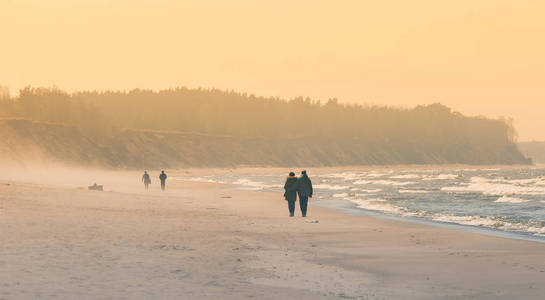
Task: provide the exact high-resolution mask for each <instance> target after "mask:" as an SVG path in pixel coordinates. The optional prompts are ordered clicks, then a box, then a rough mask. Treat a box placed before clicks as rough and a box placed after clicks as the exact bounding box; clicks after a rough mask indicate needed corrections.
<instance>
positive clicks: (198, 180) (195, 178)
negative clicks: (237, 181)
mask: <svg viewBox="0 0 545 300" xmlns="http://www.w3.org/2000/svg"><path fill="white" fill-rule="evenodd" d="M175 179H178V178H175ZM182 180H186V181H194V182H208V183H225V182H223V181H219V180H215V179H212V178H210V177H189V178H183V179H182Z"/></svg>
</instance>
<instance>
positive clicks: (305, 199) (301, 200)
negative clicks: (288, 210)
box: [299, 197, 308, 217]
mask: <svg viewBox="0 0 545 300" xmlns="http://www.w3.org/2000/svg"><path fill="white" fill-rule="evenodd" d="M307 204H308V197H299V206H300V207H301V214H302V215H303V217H306V216H307Z"/></svg>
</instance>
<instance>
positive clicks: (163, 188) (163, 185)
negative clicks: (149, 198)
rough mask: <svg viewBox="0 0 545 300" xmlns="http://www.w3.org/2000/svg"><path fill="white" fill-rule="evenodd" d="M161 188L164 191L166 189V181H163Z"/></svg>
mask: <svg viewBox="0 0 545 300" xmlns="http://www.w3.org/2000/svg"><path fill="white" fill-rule="evenodd" d="M161 189H162V190H163V191H164V190H165V182H164V181H161Z"/></svg>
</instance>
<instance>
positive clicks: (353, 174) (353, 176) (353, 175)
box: [319, 172, 365, 180]
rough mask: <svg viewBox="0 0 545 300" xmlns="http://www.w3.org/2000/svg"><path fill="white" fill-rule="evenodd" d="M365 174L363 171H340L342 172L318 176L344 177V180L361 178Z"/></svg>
mask: <svg viewBox="0 0 545 300" xmlns="http://www.w3.org/2000/svg"><path fill="white" fill-rule="evenodd" d="M364 175H365V173H363V172H342V173H332V174H325V175H321V176H319V177H323V178H338V179H344V180H357V179H360V178H362V177H363V176H364Z"/></svg>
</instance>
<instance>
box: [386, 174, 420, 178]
mask: <svg viewBox="0 0 545 300" xmlns="http://www.w3.org/2000/svg"><path fill="white" fill-rule="evenodd" d="M390 178H391V179H416V178H420V175H418V174H404V175H395V176H391V177H390Z"/></svg>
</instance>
